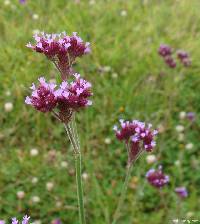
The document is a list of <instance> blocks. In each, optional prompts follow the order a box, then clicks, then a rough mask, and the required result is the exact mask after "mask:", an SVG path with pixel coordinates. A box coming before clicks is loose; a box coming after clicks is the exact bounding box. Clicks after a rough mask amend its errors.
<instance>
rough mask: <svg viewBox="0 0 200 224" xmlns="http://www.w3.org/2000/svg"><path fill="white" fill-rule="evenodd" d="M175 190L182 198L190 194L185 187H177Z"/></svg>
mask: <svg viewBox="0 0 200 224" xmlns="http://www.w3.org/2000/svg"><path fill="white" fill-rule="evenodd" d="M175 192H176V193H177V195H178V196H179V197H180V198H186V197H187V196H188V192H187V189H186V188H185V187H177V188H175Z"/></svg>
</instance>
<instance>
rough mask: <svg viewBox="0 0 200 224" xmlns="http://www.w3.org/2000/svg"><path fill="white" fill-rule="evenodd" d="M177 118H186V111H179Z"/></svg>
mask: <svg viewBox="0 0 200 224" xmlns="http://www.w3.org/2000/svg"><path fill="white" fill-rule="evenodd" d="M179 118H180V119H185V118H186V112H185V111H181V112H180V113H179Z"/></svg>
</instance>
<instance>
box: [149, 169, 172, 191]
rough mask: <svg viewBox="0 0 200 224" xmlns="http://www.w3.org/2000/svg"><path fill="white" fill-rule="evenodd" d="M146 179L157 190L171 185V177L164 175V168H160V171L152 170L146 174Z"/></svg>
mask: <svg viewBox="0 0 200 224" xmlns="http://www.w3.org/2000/svg"><path fill="white" fill-rule="evenodd" d="M146 178H147V180H148V182H149V183H150V184H151V185H152V186H154V187H156V188H162V187H164V186H165V185H166V184H168V183H169V176H168V175H165V174H164V173H163V171H162V166H159V168H158V170H155V169H150V170H149V171H148V172H147V173H146Z"/></svg>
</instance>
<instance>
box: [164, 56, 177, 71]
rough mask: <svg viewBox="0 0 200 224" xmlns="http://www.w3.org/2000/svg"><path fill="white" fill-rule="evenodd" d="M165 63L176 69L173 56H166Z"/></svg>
mask: <svg viewBox="0 0 200 224" xmlns="http://www.w3.org/2000/svg"><path fill="white" fill-rule="evenodd" d="M164 60H165V63H166V64H167V65H168V66H169V67H170V68H175V67H176V62H175V60H174V59H173V58H172V57H171V56H166V57H165V58H164Z"/></svg>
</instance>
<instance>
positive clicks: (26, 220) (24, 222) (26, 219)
mask: <svg viewBox="0 0 200 224" xmlns="http://www.w3.org/2000/svg"><path fill="white" fill-rule="evenodd" d="M29 219H30V217H29V216H27V215H25V216H24V217H23V220H22V224H28V223H29ZM12 224H19V221H18V220H17V219H16V218H12Z"/></svg>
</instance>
